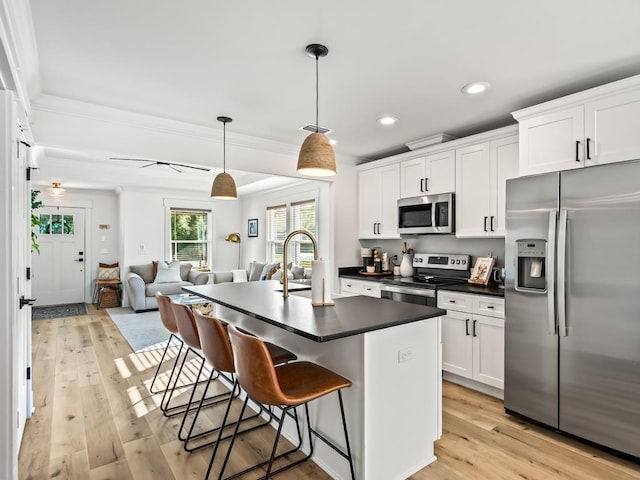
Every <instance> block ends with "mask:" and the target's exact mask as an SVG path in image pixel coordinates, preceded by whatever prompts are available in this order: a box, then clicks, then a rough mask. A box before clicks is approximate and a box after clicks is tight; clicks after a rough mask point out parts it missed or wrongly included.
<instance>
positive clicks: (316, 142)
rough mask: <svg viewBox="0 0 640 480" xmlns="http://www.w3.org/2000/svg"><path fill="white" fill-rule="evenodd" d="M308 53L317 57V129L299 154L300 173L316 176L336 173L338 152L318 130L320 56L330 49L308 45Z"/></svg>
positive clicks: (306, 140)
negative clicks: (336, 152) (335, 151)
mask: <svg viewBox="0 0 640 480" xmlns="http://www.w3.org/2000/svg"><path fill="white" fill-rule="evenodd" d="M306 52H307V55H309V56H311V57H315V58H316V131H315V132H314V133H312V134H311V135H309V136H308V137H307V138H305V140H304V142H303V143H302V147H300V154H299V155H298V169H297V170H298V173H300V174H302V175H310V176H314V177H327V176H330V175H335V174H336V154H335V153H334V151H333V147H332V146H331V143H329V138H327V136H326V135H325V134H323V133H320V132H319V131H318V58H319V57H326V56H327V54H328V53H329V49H328V48H327V47H325V46H324V45H320V44H317V43H312V44H311V45H307V48H306Z"/></svg>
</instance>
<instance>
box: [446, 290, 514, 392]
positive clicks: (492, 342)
mask: <svg viewBox="0 0 640 480" xmlns="http://www.w3.org/2000/svg"><path fill="white" fill-rule="evenodd" d="M438 307H439V308H443V309H446V310H447V314H446V315H445V316H443V317H442V369H443V370H444V371H446V372H450V373H453V374H456V375H459V376H461V377H464V378H468V379H471V380H475V381H477V382H481V383H484V384H487V385H491V386H492V387H496V388H499V389H504V299H503V298H500V297H493V296H488V295H470V294H466V293H457V292H447V291H443V290H439V291H438Z"/></svg>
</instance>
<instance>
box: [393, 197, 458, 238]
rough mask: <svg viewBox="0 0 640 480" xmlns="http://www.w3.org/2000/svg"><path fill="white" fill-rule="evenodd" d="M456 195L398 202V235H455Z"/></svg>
mask: <svg viewBox="0 0 640 480" xmlns="http://www.w3.org/2000/svg"><path fill="white" fill-rule="evenodd" d="M455 199H456V195H455V193H442V194H440V195H426V196H422V197H412V198H401V199H400V200H398V233H400V234H403V233H404V234H412V235H421V234H428V233H455V231H456V217H455V212H456V204H455Z"/></svg>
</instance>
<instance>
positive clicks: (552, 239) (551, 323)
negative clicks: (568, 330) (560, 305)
mask: <svg viewBox="0 0 640 480" xmlns="http://www.w3.org/2000/svg"><path fill="white" fill-rule="evenodd" d="M557 216H558V211H557V210H551V211H550V212H549V236H548V237H547V238H548V239H549V240H548V242H547V265H546V270H547V272H546V277H547V327H548V329H549V334H550V335H555V334H556V289H555V285H554V281H555V277H556V261H555V252H556V227H557V223H558V220H557Z"/></svg>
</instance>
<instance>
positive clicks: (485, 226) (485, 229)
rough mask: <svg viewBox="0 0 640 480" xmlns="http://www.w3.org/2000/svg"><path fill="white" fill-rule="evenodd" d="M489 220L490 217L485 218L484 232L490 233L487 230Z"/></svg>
mask: <svg viewBox="0 0 640 480" xmlns="http://www.w3.org/2000/svg"><path fill="white" fill-rule="evenodd" d="M488 219H489V217H484V231H485V232H488V231H489V230H487V220H488Z"/></svg>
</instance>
